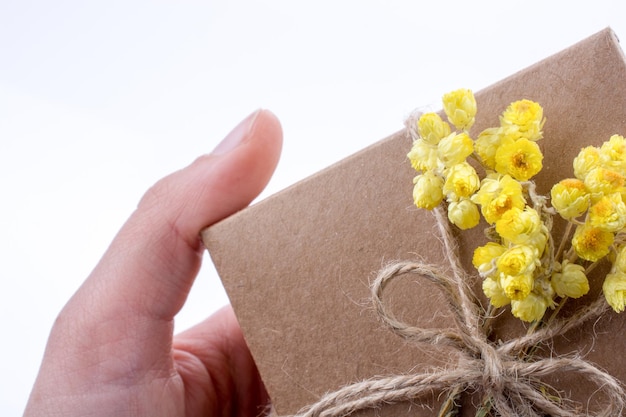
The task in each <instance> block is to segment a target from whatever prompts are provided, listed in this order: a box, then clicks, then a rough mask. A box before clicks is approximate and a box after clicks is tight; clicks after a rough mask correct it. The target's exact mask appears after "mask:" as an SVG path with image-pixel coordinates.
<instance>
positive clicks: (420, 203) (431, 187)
mask: <svg viewBox="0 0 626 417" xmlns="http://www.w3.org/2000/svg"><path fill="white" fill-rule="evenodd" d="M413 183H414V184H415V186H414V187H413V202H414V203H415V205H416V206H417V207H419V208H423V209H427V210H432V209H434V208H435V207H437V206H438V205H439V204H440V203H441V202H442V201H443V178H441V177H440V176H438V175H436V174H435V173H433V172H432V171H426V172H425V173H423V174H422V175H418V176H417V177H415V178H414V179H413Z"/></svg>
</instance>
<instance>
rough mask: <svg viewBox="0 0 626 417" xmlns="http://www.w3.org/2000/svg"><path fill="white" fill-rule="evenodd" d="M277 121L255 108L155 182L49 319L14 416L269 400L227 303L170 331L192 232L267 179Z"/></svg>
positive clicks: (190, 270)
mask: <svg viewBox="0 0 626 417" xmlns="http://www.w3.org/2000/svg"><path fill="white" fill-rule="evenodd" d="M281 144H282V131H281V127H280V123H279V122H278V120H277V119H276V117H275V116H274V115H273V114H272V113H270V112H269V111H265V110H260V111H257V112H255V113H253V114H252V115H250V116H249V117H248V118H247V119H245V120H244V121H243V122H241V123H240V124H239V125H238V126H237V127H236V128H235V129H234V130H233V131H232V132H231V133H230V134H229V135H228V136H227V137H226V138H225V139H224V141H222V143H220V145H218V147H217V148H216V149H215V150H214V151H213V153H211V154H210V155H205V156H202V157H200V158H198V159H197V160H196V161H195V162H193V163H192V164H191V165H190V166H188V167H187V168H185V169H183V170H181V171H178V172H176V173H174V174H172V175H170V176H168V177H166V178H164V179H162V180H161V181H159V182H158V183H157V184H155V185H154V186H153V187H152V188H151V189H150V190H149V191H148V192H147V193H146V194H145V196H144V197H143V198H142V200H141V201H140V203H139V205H138V207H137V210H136V211H135V212H134V213H133V214H132V215H131V217H130V219H129V220H128V221H127V222H126V224H125V225H124V226H123V228H122V229H121V230H120V232H119V234H118V235H117V237H116V238H115V239H114V241H113V242H112V244H111V246H110V247H109V248H108V250H107V252H106V253H105V255H104V256H103V258H102V260H101V261H100V262H99V264H98V265H97V266H96V268H95V269H94V271H93V272H92V273H91V275H90V276H89V277H88V278H87V280H86V281H85V282H84V284H83V285H82V286H81V287H80V289H79V290H78V291H77V292H76V294H75V295H74V296H73V297H72V298H71V299H70V301H69V302H68V304H67V305H66V306H65V307H64V308H63V310H62V312H61V313H60V315H59V317H58V318H57V320H56V322H55V324H54V326H53V328H52V332H51V334H50V338H49V340H48V345H47V347H46V352H45V355H44V358H43V363H42V365H41V369H40V371H39V375H38V377H37V380H36V382H35V385H34V388H33V391H32V393H31V396H30V399H29V402H28V405H27V407H26V411H25V416H27V417H32V416H47V417H52V416H63V417H70V416H81V417H85V416H90V417H92V416H150V417H158V416H176V417H178V416H181V417H182V416H189V417H190V416H231V415H238V416H252V417H255V416H258V415H259V414H261V412H262V411H263V407H264V406H266V405H267V402H268V398H267V394H266V392H265V389H264V387H263V384H262V382H261V380H260V378H259V375H258V372H257V370H256V367H255V365H254V362H253V360H252V358H251V356H250V353H249V351H248V348H247V347H246V344H245V342H244V339H243V337H242V334H241V330H240V328H239V325H238V324H237V321H236V319H235V317H234V315H233V312H232V310H231V309H230V308H229V307H227V308H224V309H222V310H220V311H219V312H217V313H216V314H214V315H213V316H212V317H210V318H208V319H207V320H205V321H204V322H202V323H200V324H198V325H197V326H195V327H194V328H192V329H190V330H188V331H186V332H184V333H182V334H180V335H178V336H176V337H173V323H174V322H173V320H174V316H175V315H176V313H177V312H178V311H179V310H180V309H181V308H182V306H183V304H184V303H185V300H186V298H187V294H188V293H189V290H190V288H191V285H192V283H193V281H194V279H195V276H196V275H197V272H198V270H199V268H200V263H201V259H202V253H203V250H204V247H203V245H202V242H201V240H200V237H199V233H200V231H201V230H202V229H203V228H204V227H206V226H209V225H211V224H213V223H215V222H217V221H219V220H221V219H223V218H225V217H227V216H229V215H230V214H232V213H234V212H236V211H238V210H240V209H242V208H244V207H245V206H246V205H248V204H249V203H250V201H252V199H254V197H256V196H257V195H258V193H259V192H260V191H261V190H262V189H263V188H264V187H265V185H266V184H267V182H268V180H269V178H270V177H271V175H272V173H273V171H274V168H275V166H276V163H277V162H278V157H279V155H280V149H281Z"/></svg>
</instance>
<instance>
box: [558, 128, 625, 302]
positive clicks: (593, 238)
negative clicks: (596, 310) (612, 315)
mask: <svg viewBox="0 0 626 417" xmlns="http://www.w3.org/2000/svg"><path fill="white" fill-rule="evenodd" d="M573 165H574V176H575V178H566V179H564V180H562V181H560V182H559V183H557V184H555V185H554V186H553V187H552V190H551V192H550V194H551V197H552V206H553V207H554V209H555V210H556V211H557V212H558V213H559V214H560V215H561V217H563V218H564V219H566V220H568V221H569V222H570V223H571V224H572V225H575V227H576V230H575V232H574V237H573V238H572V253H570V254H569V255H570V257H578V258H581V259H583V260H586V261H590V262H597V261H600V260H601V259H603V258H605V257H606V256H607V255H610V254H611V253H612V252H613V253H618V255H617V258H616V261H615V263H614V264H613V267H612V269H611V273H610V274H609V275H607V277H606V278H605V280H604V285H603V287H602V288H603V291H604V295H605V297H606V299H607V301H608V302H609V304H610V305H611V307H613V309H614V310H615V311H618V312H620V311H623V310H624V305H625V303H626V293H624V291H626V273H625V272H624V271H626V262H624V261H626V258H625V256H626V255H622V252H624V250H625V249H624V245H623V244H622V243H619V242H621V241H623V239H622V238H621V236H620V237H619V238H618V236H619V235H620V234H623V233H624V232H626V202H625V201H626V140H625V139H624V137H623V136H620V135H613V136H611V138H610V139H609V140H608V141H606V142H604V143H603V144H602V145H601V146H600V147H594V146H588V147H586V148H583V149H581V150H580V152H579V153H578V156H576V158H574V164H573ZM616 242H618V243H617V244H616Z"/></svg>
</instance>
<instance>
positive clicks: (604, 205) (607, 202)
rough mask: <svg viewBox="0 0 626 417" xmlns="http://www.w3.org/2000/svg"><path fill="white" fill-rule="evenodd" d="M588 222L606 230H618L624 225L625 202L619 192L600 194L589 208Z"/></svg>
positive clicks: (625, 222)
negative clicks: (600, 196)
mask: <svg viewBox="0 0 626 417" xmlns="http://www.w3.org/2000/svg"><path fill="white" fill-rule="evenodd" d="M589 224H591V225H592V226H594V227H597V228H599V229H602V230H604V231H607V232H618V231H619V230H621V229H623V228H624V226H626V204H624V202H623V201H622V196H621V194H620V193H613V194H609V195H605V196H602V198H600V199H599V200H598V202H597V203H595V204H594V205H593V206H591V208H590V209H589Z"/></svg>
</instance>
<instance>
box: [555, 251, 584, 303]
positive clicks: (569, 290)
mask: <svg viewBox="0 0 626 417" xmlns="http://www.w3.org/2000/svg"><path fill="white" fill-rule="evenodd" d="M552 288H554V291H555V292H556V293H557V295H558V296H559V297H571V298H580V297H582V296H583V295H585V294H587V293H588V292H589V281H588V280H587V276H586V275H585V268H584V267H583V266H582V265H578V264H573V263H570V262H569V261H567V260H565V261H563V265H562V266H561V271H560V272H556V273H554V274H553V275H552Z"/></svg>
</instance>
